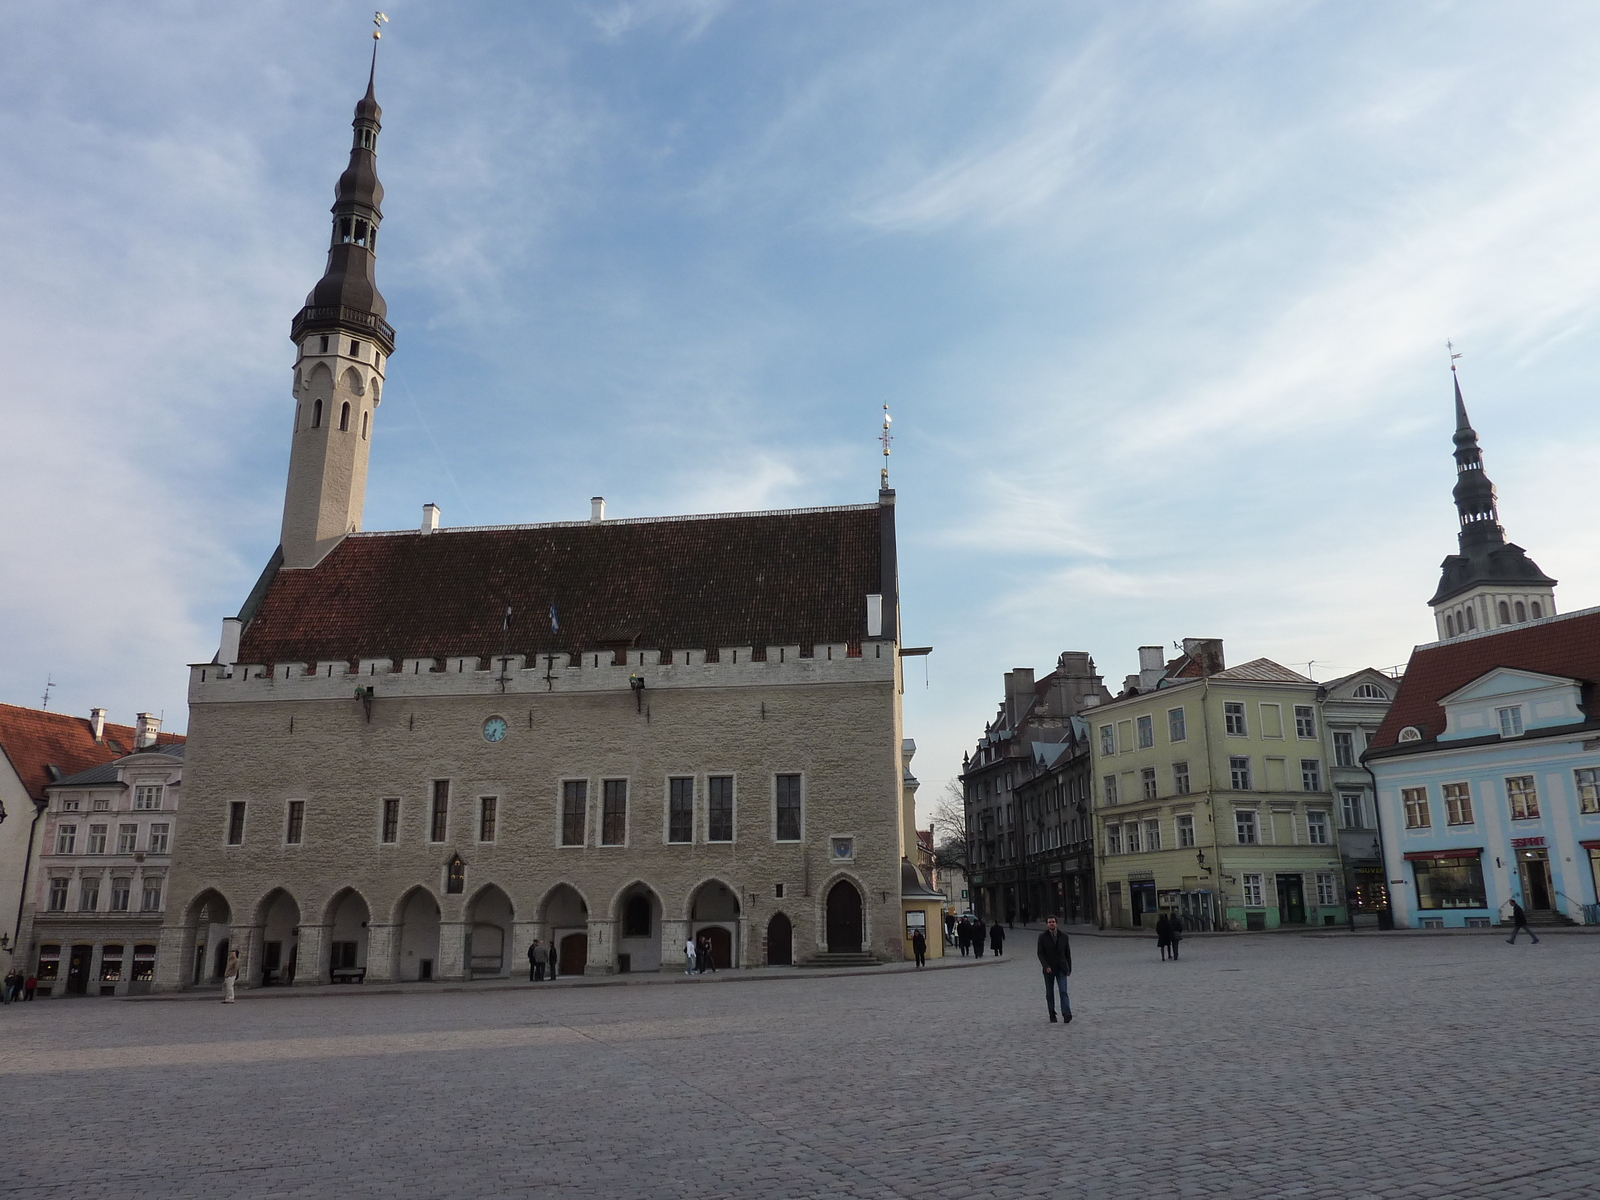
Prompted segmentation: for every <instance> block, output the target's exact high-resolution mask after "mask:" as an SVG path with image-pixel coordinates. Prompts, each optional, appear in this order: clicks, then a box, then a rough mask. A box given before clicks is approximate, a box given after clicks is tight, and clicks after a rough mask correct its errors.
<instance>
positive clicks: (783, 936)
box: [767, 913, 794, 967]
mask: <svg viewBox="0 0 1600 1200" xmlns="http://www.w3.org/2000/svg"><path fill="white" fill-rule="evenodd" d="M767 966H769V967H792V966H794V926H792V925H791V924H789V918H788V917H786V916H784V915H783V914H782V913H778V914H776V915H775V916H774V917H773V918H772V920H770V921H768V922H767Z"/></svg>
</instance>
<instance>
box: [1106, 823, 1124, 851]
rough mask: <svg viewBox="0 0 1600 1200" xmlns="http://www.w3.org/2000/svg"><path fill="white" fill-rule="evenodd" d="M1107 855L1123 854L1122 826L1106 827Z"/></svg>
mask: <svg viewBox="0 0 1600 1200" xmlns="http://www.w3.org/2000/svg"><path fill="white" fill-rule="evenodd" d="M1106 853H1107V854H1121V853H1122V826H1121V825H1107V826H1106Z"/></svg>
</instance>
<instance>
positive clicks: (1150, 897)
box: [1128, 879, 1156, 928]
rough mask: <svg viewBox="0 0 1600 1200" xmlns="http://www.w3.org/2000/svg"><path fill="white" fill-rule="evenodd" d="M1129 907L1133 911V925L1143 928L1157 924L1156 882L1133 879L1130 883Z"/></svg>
mask: <svg viewBox="0 0 1600 1200" xmlns="http://www.w3.org/2000/svg"><path fill="white" fill-rule="evenodd" d="M1128 900H1129V907H1131V908H1132V909H1133V923H1134V925H1135V926H1138V927H1141V928H1142V927H1143V926H1145V925H1146V924H1149V925H1151V926H1154V925H1155V923H1156V881H1155V880H1153V879H1131V880H1129V881H1128Z"/></svg>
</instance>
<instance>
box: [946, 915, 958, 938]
mask: <svg viewBox="0 0 1600 1200" xmlns="http://www.w3.org/2000/svg"><path fill="white" fill-rule="evenodd" d="M955 936H956V917H955V914H954V913H952V912H951V911H950V910H949V909H945V913H944V940H945V941H947V942H953V941H955Z"/></svg>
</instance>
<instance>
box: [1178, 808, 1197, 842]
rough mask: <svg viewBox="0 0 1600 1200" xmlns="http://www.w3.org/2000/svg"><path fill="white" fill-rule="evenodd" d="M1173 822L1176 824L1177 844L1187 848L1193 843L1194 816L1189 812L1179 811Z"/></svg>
mask: <svg viewBox="0 0 1600 1200" xmlns="http://www.w3.org/2000/svg"><path fill="white" fill-rule="evenodd" d="M1175 824H1176V825H1177V826H1178V845H1179V846H1180V847H1183V848H1184V849H1187V848H1189V847H1191V846H1193V845H1194V817H1193V816H1191V815H1190V814H1189V813H1180V814H1179V815H1178V816H1177V818H1176V820H1175Z"/></svg>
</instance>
